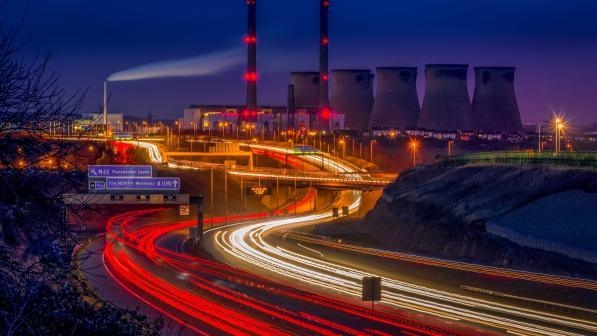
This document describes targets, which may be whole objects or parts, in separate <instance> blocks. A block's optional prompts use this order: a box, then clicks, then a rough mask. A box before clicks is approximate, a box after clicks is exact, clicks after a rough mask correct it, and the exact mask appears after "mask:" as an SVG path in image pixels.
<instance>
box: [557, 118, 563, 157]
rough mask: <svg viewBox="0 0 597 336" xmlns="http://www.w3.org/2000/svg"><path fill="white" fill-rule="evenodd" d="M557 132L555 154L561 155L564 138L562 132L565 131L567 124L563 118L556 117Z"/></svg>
mask: <svg viewBox="0 0 597 336" xmlns="http://www.w3.org/2000/svg"><path fill="white" fill-rule="evenodd" d="M554 122H555V130H556V138H555V143H554V146H555V153H556V155H557V154H560V151H561V148H562V147H561V143H560V140H561V137H562V131H563V130H564V127H565V124H564V120H563V119H562V118H559V117H556V118H555V120H554Z"/></svg>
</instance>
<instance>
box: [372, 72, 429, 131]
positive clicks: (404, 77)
mask: <svg viewBox="0 0 597 336" xmlns="http://www.w3.org/2000/svg"><path fill="white" fill-rule="evenodd" d="M420 112H421V108H420V106H419V97H417V68H411V67H408V68H407V67H392V68H377V90H376V92H375V103H374V104H373V113H372V115H371V121H370V122H369V126H370V127H371V128H373V127H381V128H384V127H398V128H403V129H404V128H408V127H417V122H418V120H419V114H420Z"/></svg>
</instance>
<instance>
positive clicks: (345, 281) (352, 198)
mask: <svg viewBox="0 0 597 336" xmlns="http://www.w3.org/2000/svg"><path fill="white" fill-rule="evenodd" d="M261 147H262V148H263V149H265V150H274V151H281V152H284V151H287V150H286V149H279V148H274V147H270V146H261ZM307 159H309V158H308V157H307ZM311 159H312V160H317V159H321V158H315V157H314V158H311ZM328 160H330V161H331V160H332V159H329V158H328ZM326 165H328V166H329V167H331V169H337V170H339V171H343V170H346V171H348V172H349V171H350V169H352V168H351V167H346V166H344V165H343V162H341V161H340V160H338V161H331V162H329V164H328V163H326ZM346 176H347V178H360V176H358V175H356V174H355V176H351V175H350V174H346ZM347 193H348V194H347ZM350 193H351V192H345V195H346V198H347V200H345V202H344V203H342V204H348V205H349V206H350V209H351V211H355V210H356V209H357V208H358V206H359V202H360V193H358V192H354V193H352V194H350ZM330 220H332V216H331V212H330V211H323V212H320V213H317V214H309V215H304V216H301V217H298V218H289V219H280V220H268V221H265V222H261V223H255V224H248V225H243V226H241V227H238V228H234V229H227V230H217V231H216V232H214V233H213V234H212V235H210V239H211V240H212V241H213V242H214V243H212V244H208V246H207V247H208V249H209V251H210V252H211V253H212V254H213V255H214V256H216V257H217V258H219V259H222V260H226V261H227V262H230V263H233V264H234V265H236V266H238V267H240V268H243V269H247V270H253V271H254V270H255V267H259V268H261V269H262V270H263V271H265V272H267V273H269V274H272V275H274V276H276V277H286V278H290V279H293V280H294V281H296V282H297V284H301V285H307V286H308V287H313V288H317V290H320V291H321V290H322V289H323V290H324V291H326V292H330V291H333V292H336V293H343V294H347V295H349V296H353V297H355V296H359V295H360V280H361V278H362V277H363V276H366V275H371V274H370V273H368V272H363V271H362V270H359V269H355V268H352V267H345V266H342V265H339V264H335V263H330V262H326V261H325V260H322V259H321V258H318V257H317V256H309V254H307V253H305V251H299V252H293V251H290V250H287V249H284V248H282V247H280V246H277V245H272V244H270V243H269V242H268V241H267V237H268V235H269V233H271V232H272V231H274V230H280V229H282V230H290V229H292V227H296V226H303V225H310V224H314V223H320V222H326V221H330ZM384 298H385V299H384V300H383V303H384V304H386V305H389V306H393V307H400V308H407V309H411V310H414V311H418V312H422V313H426V314H432V315H435V316H440V317H443V318H445V319H451V320H464V321H468V322H472V323H476V324H479V325H482V326H485V327H489V328H499V329H501V330H502V331H504V332H509V333H516V334H522V335H583V334H585V333H587V332H588V333H595V332H597V324H596V323H595V322H594V321H585V320H580V319H574V318H569V317H565V316H559V315H557V314H550V313H543V312H534V311H532V310H529V309H525V308H520V307H515V306H509V305H504V304H500V303H496V302H492V301H489V300H485V299H478V298H474V297H469V296H464V295H458V294H453V293H449V292H445V291H439V290H435V289H432V288H427V287H424V286H419V285H417V284H410V283H405V282H401V281H398V280H396V279H385V281H384Z"/></svg>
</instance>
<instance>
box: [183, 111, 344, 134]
mask: <svg viewBox="0 0 597 336" xmlns="http://www.w3.org/2000/svg"><path fill="white" fill-rule="evenodd" d="M243 113H247V112H246V111H245V107H244V106H239V105H192V106H191V107H189V108H186V109H185V110H184V113H183V118H181V121H180V123H181V128H182V129H183V130H187V131H188V130H193V129H194V128H195V127H196V129H197V130H201V131H209V130H210V129H211V130H212V131H213V130H218V129H221V128H222V127H226V128H227V129H228V130H231V131H234V132H236V130H237V128H239V130H240V131H245V130H248V129H252V130H253V129H257V130H258V131H259V132H261V130H262V129H263V130H264V132H272V131H280V130H285V129H288V128H289V124H294V125H295V127H296V128H297V129H304V130H310V129H312V128H313V127H312V126H311V122H312V121H311V119H312V118H311V116H312V113H313V112H312V111H311V110H310V109H308V108H300V107H299V108H296V110H295V113H294V114H293V115H292V116H293V118H294V119H295V120H292V122H291V123H289V121H290V120H289V114H288V109H287V108H286V106H276V105H274V106H259V107H258V108H257V111H255V112H254V115H252V116H251V121H244V120H242V119H245V118H239V116H242V115H243ZM327 122H329V128H328V129H336V130H342V129H344V123H345V121H344V115H342V114H339V113H332V114H331V116H330V118H329V119H328V121H327Z"/></svg>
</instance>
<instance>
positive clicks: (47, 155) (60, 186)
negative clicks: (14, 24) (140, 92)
mask: <svg viewBox="0 0 597 336" xmlns="http://www.w3.org/2000/svg"><path fill="white" fill-rule="evenodd" d="M1 8H2V5H1V4H0V9H1ZM0 15H1V14H0ZM26 45H27V43H25V42H22V43H20V42H19V41H18V29H15V30H12V31H8V30H7V29H6V27H5V26H3V25H1V24H0V334H2V335H23V334H35V335H54V334H70V335H76V334H85V335H89V334H104V335H157V334H158V329H159V328H158V327H157V326H156V325H155V324H154V323H150V322H149V321H147V319H146V318H145V317H143V316H142V315H140V314H138V313H137V312H135V311H129V310H124V309H120V308H117V307H115V306H113V305H110V304H108V303H106V302H104V301H102V300H101V299H99V298H95V299H94V300H91V301H90V300H88V299H86V298H89V297H93V293H92V292H91V291H89V289H88V288H87V286H85V285H84V284H82V283H81V282H80V281H79V279H78V278H77V274H76V273H77V270H76V268H75V267H74V266H73V263H72V260H71V256H70V253H69V251H70V250H71V249H72V247H73V246H74V245H75V244H76V241H75V240H74V239H73V237H71V236H70V234H69V232H68V230H66V227H65V222H64V220H63V212H64V204H63V202H62V198H61V195H62V194H63V193H65V192H72V191H73V190H76V189H77V188H81V186H82V184H83V183H84V182H85V179H84V175H83V174H82V173H81V172H79V171H77V170H70V169H62V168H66V167H67V166H66V164H71V165H72V164H73V162H72V161H73V160H75V161H76V158H77V155H76V153H77V151H78V150H79V149H80V148H79V147H80V145H77V144H76V143H74V142H67V141H64V140H65V139H59V138H57V137H56V136H55V135H56V134H62V133H64V131H65V130H66V129H68V128H69V127H72V125H73V123H74V121H75V119H76V118H77V116H78V111H79V108H80V106H81V102H82V99H83V96H84V95H83V94H75V95H73V96H69V97H67V98H65V97H66V96H65V93H64V92H63V90H62V89H60V87H59V85H58V77H57V76H56V75H55V74H51V73H50V74H49V73H47V71H46V67H47V62H48V57H39V58H36V59H35V60H34V61H33V62H27V61H25V59H24V58H23V57H22V56H20V54H21V52H22V50H23V48H24V47H25V46H26ZM76 135H77V136H84V134H76ZM45 168H50V169H45Z"/></svg>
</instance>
